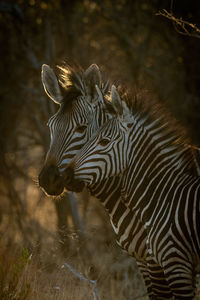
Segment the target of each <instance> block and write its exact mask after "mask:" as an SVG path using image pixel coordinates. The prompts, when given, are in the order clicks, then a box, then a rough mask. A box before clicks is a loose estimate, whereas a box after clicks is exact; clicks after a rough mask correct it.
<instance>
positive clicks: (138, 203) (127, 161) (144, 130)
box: [64, 86, 200, 299]
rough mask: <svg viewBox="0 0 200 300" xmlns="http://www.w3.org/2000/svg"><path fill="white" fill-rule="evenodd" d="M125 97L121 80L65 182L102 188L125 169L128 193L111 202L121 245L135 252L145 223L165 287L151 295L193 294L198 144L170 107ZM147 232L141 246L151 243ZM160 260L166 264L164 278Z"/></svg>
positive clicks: (198, 224) (199, 241) (199, 232)
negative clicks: (109, 113) (109, 111)
mask: <svg viewBox="0 0 200 300" xmlns="http://www.w3.org/2000/svg"><path fill="white" fill-rule="evenodd" d="M121 97H122V99H121ZM121 97H120V95H119V93H118V92H117V90H116V88H115V87H114V86H113V87H112V102H113V108H114V110H115V113H114V114H113V118H111V119H109V120H108V121H107V122H106V123H105V124H104V125H102V127H101V128H100V129H99V130H98V132H97V133H96V134H95V135H93V136H92V137H91V139H90V140H89V141H88V142H87V143H86V144H85V145H84V146H83V147H82V148H81V150H79V151H78V152H77V154H76V156H74V158H73V159H72V161H71V162H70V164H69V165H68V167H67V168H66V170H65V172H64V181H65V186H66V187H67V188H68V189H69V190H73V191H76V187H77V186H79V185H80V183H81V184H82V185H83V184H85V185H86V186H87V188H88V189H89V190H90V191H91V193H94V194H95V195H98V194H99V193H100V191H101V188H102V186H103V190H104V188H105V187H104V182H105V181H106V180H108V179H109V178H110V180H112V178H113V176H116V175H118V176H121V174H123V175H122V177H121V178H122V182H123V184H122V187H121V190H120V196H118V197H117V199H116V201H113V199H112V197H111V196H110V197H109V196H108V198H107V199H106V200H105V201H104V206H105V208H106V209H107V210H109V214H110V217H111V222H112V223H113V224H114V226H113V227H114V229H115V232H116V234H117V240H118V243H119V245H120V246H121V247H122V248H124V249H126V250H127V252H129V250H130V249H131V246H132V241H133V234H136V235H137V233H138V231H137V230H138V227H139V228H140V227H141V226H140V224H142V225H143V226H142V229H143V231H142V233H143V234H144V235H145V246H146V247H144V249H145V251H146V252H145V255H144V259H145V260H146V264H147V265H150V266H152V270H149V272H151V274H150V280H151V281H152V282H153V284H154V287H156V289H157V290H153V291H152V290H150V292H149V297H150V299H166V298H169V297H170V298H173V299H193V297H194V294H195V291H194V275H195V273H196V272H197V271H199V270H200V269H199V266H200V178H199V177H198V176H194V175H193V174H192V173H191V170H190V169H191V167H192V164H193V161H192V159H191V151H190V147H189V146H187V142H186V140H185V138H184V136H183V134H182V133H181V134H178V133H177V132H178V129H176V123H175V122H174V121H173V120H172V119H167V118H166V117H165V115H166V114H165V113H163V112H162V109H160V108H159V109H158V108H157V107H156V110H157V111H156V112H153V107H150V108H141V105H136V103H134V102H131V100H132V99H131V97H129V96H128V95H125V96H123V95H121ZM108 190H109V187H108ZM118 192H119V191H118ZM110 193H111V194H112V191H110V190H109V192H108V194H109V195H110ZM110 199H111V200H110ZM137 220H138V221H139V223H137ZM135 221H136V222H135ZM137 225H138V226H137ZM135 226H137V228H136V227H135ZM139 233H141V232H140V231H139ZM139 237H140V234H139V235H138V236H137V238H136V239H135V242H136V243H134V247H135V249H136V248H137V246H140V243H141V242H144V240H141V239H140V238H139ZM137 242H138V243H137ZM152 262H153V264H152ZM154 263H155V264H154ZM144 265H145V264H144ZM157 266H159V267H160V269H161V270H163V276H164V278H161V281H160V284H159V280H160V278H159V277H160V269H159V268H158V269H157ZM141 269H142V267H141ZM157 270H159V272H158V273H157ZM145 272H146V269H145ZM163 281H164V282H167V285H168V289H167V287H166V286H164V289H163V286H162V282H163ZM159 289H160V291H159ZM169 291H170V292H169Z"/></svg>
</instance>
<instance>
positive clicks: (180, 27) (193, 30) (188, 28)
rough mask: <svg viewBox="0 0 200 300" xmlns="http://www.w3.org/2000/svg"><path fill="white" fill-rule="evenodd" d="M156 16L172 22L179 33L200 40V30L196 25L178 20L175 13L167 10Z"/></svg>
mask: <svg viewBox="0 0 200 300" xmlns="http://www.w3.org/2000/svg"><path fill="white" fill-rule="evenodd" d="M156 15H157V16H162V17H165V18H167V19H169V20H171V21H172V22H173V24H174V26H175V29H176V31H177V32H178V33H180V34H182V35H186V36H190V37H195V38H198V39H199V38H200V28H198V27H197V26H196V25H195V24H192V23H190V22H188V21H185V20H183V19H182V18H176V17H175V16H174V15H173V13H171V12H168V11H167V10H166V9H163V10H161V11H159V12H158V13H157V14H156Z"/></svg>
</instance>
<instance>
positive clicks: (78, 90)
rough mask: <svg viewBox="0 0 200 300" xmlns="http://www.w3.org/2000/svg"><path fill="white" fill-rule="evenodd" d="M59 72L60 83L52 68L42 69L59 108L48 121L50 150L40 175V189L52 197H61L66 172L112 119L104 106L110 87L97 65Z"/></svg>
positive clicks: (44, 83)
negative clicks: (102, 77) (92, 138)
mask: <svg viewBox="0 0 200 300" xmlns="http://www.w3.org/2000/svg"><path fill="white" fill-rule="evenodd" d="M59 69H60V70H61V74H60V76H59V79H57V77H56V75H55V73H54V72H53V70H52V69H51V68H50V67H49V66H47V65H43V66H42V83H43V86H44V89H45V92H46V93H47V95H48V96H49V98H50V99H52V100H53V101H54V102H55V103H56V104H58V105H59V109H58V111H57V112H56V114H55V115H53V116H52V117H51V118H50V119H49V121H48V126H49V129H50V136H51V141H50V147H49V150H48V153H47V155H46V160H45V164H44V167H43V169H42V170H41V172H40V174H39V185H40V186H41V187H42V188H43V189H44V190H45V192H46V193H47V194H49V195H59V194H61V193H62V191H63V189H64V182H63V177H62V172H63V170H64V169H65V168H66V166H67V165H68V163H69V161H70V160H71V159H72V158H73V157H74V155H75V154H76V152H77V151H78V150H79V149H81V147H82V146H83V145H84V144H85V143H86V142H87V141H88V140H89V138H90V137H91V135H92V134H93V133H94V132H96V131H97V129H98V128H99V127H100V126H101V125H102V124H103V123H104V122H105V121H106V120H107V119H108V117H109V115H108V114H107V112H106V110H104V102H105V101H106V102H108V101H107V100H105V99H104V97H103V94H104V93H106V92H107V89H108V84H105V85H104V84H102V80H101V73H100V71H99V68H98V67H97V66H96V65H94V64H93V65H91V66H90V67H89V68H88V69H87V70H86V71H85V72H83V71H80V70H79V71H75V70H73V69H72V68H69V67H59ZM107 105H109V104H107Z"/></svg>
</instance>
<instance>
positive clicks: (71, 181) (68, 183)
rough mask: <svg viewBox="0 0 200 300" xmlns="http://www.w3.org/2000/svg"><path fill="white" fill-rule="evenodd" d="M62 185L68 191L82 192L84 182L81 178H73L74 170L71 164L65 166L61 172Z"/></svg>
mask: <svg viewBox="0 0 200 300" xmlns="http://www.w3.org/2000/svg"><path fill="white" fill-rule="evenodd" d="M62 176H63V183H64V187H65V188H66V189H67V190H68V191H72V192H76V193H80V192H82V190H83V188H84V186H85V183H84V182H83V181H81V180H78V179H75V178H74V170H73V168H72V167H71V166H69V167H67V168H66V169H65V171H64V172H63V174H62Z"/></svg>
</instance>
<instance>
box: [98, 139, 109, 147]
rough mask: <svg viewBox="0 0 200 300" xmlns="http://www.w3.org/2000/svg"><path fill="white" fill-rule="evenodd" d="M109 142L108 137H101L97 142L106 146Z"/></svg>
mask: <svg viewBox="0 0 200 300" xmlns="http://www.w3.org/2000/svg"><path fill="white" fill-rule="evenodd" d="M109 143H110V140H109V139H108V138H101V139H100V140H99V142H98V144H99V145H101V146H106V145H108V144H109Z"/></svg>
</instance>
